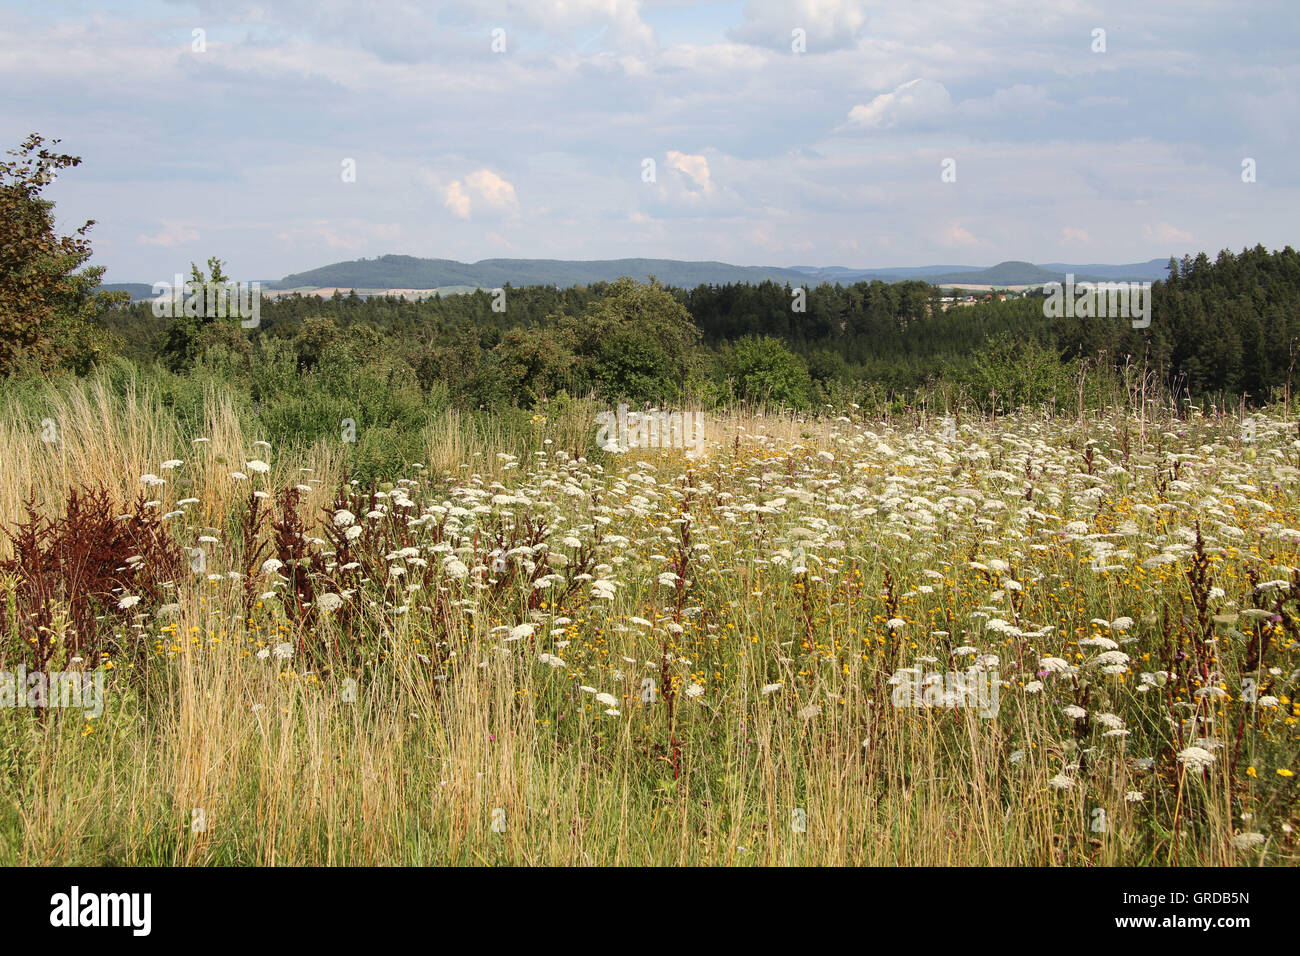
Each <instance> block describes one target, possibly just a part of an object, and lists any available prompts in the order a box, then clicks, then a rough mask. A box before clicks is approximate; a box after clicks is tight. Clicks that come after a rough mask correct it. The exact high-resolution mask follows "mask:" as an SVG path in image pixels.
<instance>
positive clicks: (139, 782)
mask: <svg viewBox="0 0 1300 956" xmlns="http://www.w3.org/2000/svg"><path fill="white" fill-rule="evenodd" d="M601 410H602V409H600V408H598V407H596V406H595V405H594V404H591V403H575V404H574V405H573V406H571V407H569V408H568V409H567V410H566V411H565V412H564V414H563V415H555V416H547V415H545V414H538V415H535V416H533V418H532V419H531V421H530V422H529V423H528V425H527V427H526V428H521V429H514V430H507V429H497V430H495V431H494V430H493V428H492V426H491V424H490V423H485V422H483V421H480V420H476V419H473V418H471V417H470V416H468V415H465V416H463V417H458V416H456V415H453V414H449V415H444V416H439V417H438V419H437V420H435V421H431V422H430V423H429V425H428V426H427V428H426V433H425V447H426V448H427V449H428V454H427V456H426V458H425V460H423V461H421V462H411V463H409V467H408V468H407V469H406V471H405V472H404V473H403V474H401V475H393V476H391V477H392V481H391V482H387V483H383V484H380V485H379V486H377V487H376V488H374V489H373V490H372V489H369V488H364V487H362V486H361V485H360V484H356V485H349V484H346V483H344V470H345V468H346V464H347V460H348V457H347V456H348V454H349V448H348V447H347V445H346V444H344V443H340V442H337V441H330V440H327V439H322V440H321V441H319V442H317V443H316V444H314V445H310V446H303V447H300V448H296V449H292V450H285V451H281V450H280V449H277V448H275V447H268V445H267V444H265V443H259V442H261V438H262V436H261V435H260V434H259V433H258V431H257V424H256V421H255V420H249V419H246V418H245V417H242V416H240V415H237V414H235V413H234V412H233V411H232V409H231V405H230V403H229V401H228V399H227V398H226V397H223V395H222V394H221V393H220V392H219V391H214V392H212V393H211V394H210V395H209V396H208V398H207V400H206V401H205V403H204V405H203V414H202V415H201V416H200V418H198V419H196V420H193V421H190V420H185V419H183V418H180V417H178V416H176V415H174V414H173V413H172V412H171V411H170V410H169V409H168V408H167V407H166V406H165V404H163V403H161V402H159V401H158V400H157V397H156V396H154V395H152V394H151V393H149V392H148V391H147V390H143V389H142V390H140V391H130V392H128V393H127V394H125V395H118V394H114V393H112V392H111V391H110V390H107V389H106V388H105V387H104V386H103V384H102V382H97V381H96V380H95V379H94V378H93V377H92V378H90V379H87V380H85V381H83V382H81V383H78V384H77V385H76V386H75V387H73V388H72V389H71V390H63V391H60V392H55V391H53V390H49V391H46V392H39V391H33V392H29V393H25V394H24V395H22V396H20V397H11V398H10V399H8V407H7V408H6V409H5V414H4V415H3V417H2V418H0V524H3V527H4V528H5V529H6V531H7V536H6V538H5V540H4V541H3V543H2V544H0V554H2V555H3V557H4V559H5V563H4V565H3V567H2V568H0V598H2V599H3V602H4V604H3V608H4V616H3V636H2V644H3V669H4V670H5V671H7V672H14V671H16V670H17V668H18V667H19V665H22V666H24V667H26V668H27V670H28V671H36V670H44V671H51V672H53V671H68V670H73V671H75V670H90V669H93V667H94V666H96V665H101V666H102V667H103V668H104V672H105V674H106V678H105V688H106V695H105V698H104V700H103V711H102V713H101V714H99V715H98V716H94V717H90V718H88V717H87V715H86V714H85V713H84V712H83V711H82V710H78V709H74V708H55V707H50V708H48V709H45V710H34V709H31V708H20V707H6V708H4V709H3V711H2V712H0V862H3V863H5V864H191V865H229V864H246V865H296V864H468V865H501V864H515V865H519V864H529V865H531V864H542V865H545V864H576V865H584V864H619V865H640V864H684V865H695V864H705V865H719V864H720V865H772V864H811V865H820V864H853V865H860V864H884V865H893V864H905V865H906V864H938V865H943V864H959V865H989V864H991V865H1070V866H1079V865H1152V866H1166V865H1194V864H1204V865H1260V864H1264V865H1296V864H1297V863H1298V862H1300V851H1298V850H1297V846H1296V836H1295V832H1294V831H1295V828H1296V827H1297V826H1298V825H1300V808H1298V807H1297V782H1296V779H1295V776H1294V773H1295V772H1296V771H1297V770H1300V737H1298V727H1297V715H1298V714H1300V705H1298V704H1297V703H1296V702H1295V700H1294V697H1295V693H1296V684H1297V679H1298V677H1300V670H1298V668H1300V654H1298V653H1297V652H1298V651H1300V630H1298V629H1297V624H1298V623H1300V612H1298V610H1297V607H1296V600H1297V598H1298V597H1300V594H1298V593H1297V589H1300V571H1298V570H1296V569H1297V568H1300V554H1298V553H1297V552H1298V549H1300V441H1298V440H1297V439H1298V438H1300V430H1298V428H1297V422H1296V420H1295V419H1294V417H1292V410H1290V409H1287V408H1285V407H1282V406H1278V407H1274V408H1269V409H1265V410H1262V411H1259V412H1256V413H1252V414H1250V415H1248V416H1244V415H1242V414H1209V415H1207V414H1204V413H1202V412H1201V411H1198V410H1195V409H1191V410H1189V409H1186V408H1181V409H1175V408H1171V407H1170V406H1169V405H1167V404H1164V405H1161V404H1157V403H1151V402H1146V403H1143V402H1142V401H1134V402H1129V403H1126V405H1125V407H1119V408H1109V409H1105V410H1102V411H1098V412H1083V413H1080V414H1076V415H1065V416H1049V415H1046V414H1042V413H1031V412H1028V411H1026V412H1020V413H1016V414H1013V415H1009V416H1001V417H996V418H990V417H988V416H979V415H974V414H968V413H966V412H965V411H963V410H961V409H952V410H942V409H926V408H918V409H914V410H909V411H907V412H906V413H905V414H901V415H895V416H891V417H887V418H879V417H873V418H867V417H865V416H863V415H862V414H861V413H860V412H859V410H857V409H855V408H851V407H850V408H842V409H829V408H827V409H823V410H822V413H821V414H819V415H811V414H810V415H804V416H800V417H795V416H792V415H789V414H781V413H770V414H761V413H759V412H755V411H752V410H750V411H746V410H735V411H730V412H728V411H719V410H714V411H710V412H708V413H707V417H708V419H709V436H708V437H709V445H708V448H707V451H706V453H705V454H703V455H701V456H700V457H698V458H695V459H690V458H687V457H686V456H685V455H684V454H683V453H682V452H681V451H680V450H674V449H670V448H657V447H656V448H643V449H640V450H636V451H631V452H628V453H626V454H614V453H611V452H607V451H603V450H601V449H598V448H596V447H595V446H594V444H593V437H594V436H595V434H596V427H595V425H594V421H595V415H596V414H597V413H598V412H599V411H601ZM74 487H76V488H79V489H81V491H79V493H78V496H77V498H76V500H75V502H73V503H71V504H70V503H69V500H68V497H69V491H70V490H71V489H73V488H74ZM97 489H99V490H97ZM28 501H30V502H32V511H31V512H30V513H29V511H28V510H27V508H26V503H27V502H28ZM930 675H938V677H937V678H931V677H930ZM936 680H937V683H933V681H936ZM926 681H932V683H930V684H929V685H928V686H926ZM916 685H921V686H919V687H918V686H916Z"/></svg>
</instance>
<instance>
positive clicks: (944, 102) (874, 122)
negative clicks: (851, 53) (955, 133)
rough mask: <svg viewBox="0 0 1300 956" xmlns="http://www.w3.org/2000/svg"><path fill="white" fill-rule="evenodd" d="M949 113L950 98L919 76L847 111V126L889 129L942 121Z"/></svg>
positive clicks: (938, 86) (939, 88)
mask: <svg viewBox="0 0 1300 956" xmlns="http://www.w3.org/2000/svg"><path fill="white" fill-rule="evenodd" d="M951 110H952V97H951V96H949V94H948V90H947V88H946V87H945V86H944V85H943V84H942V83H937V82H935V81H934V80H927V79H925V78H923V77H918V78H917V79H915V80H908V81H907V82H906V83H904V84H903V85H902V86H900V87H898V88H897V89H895V90H893V91H892V92H890V93H881V94H880V95H879V96H877V97H876V98H875V99H873V100H872V101H871V102H870V103H864V104H859V105H857V106H855V107H853V109H851V110H849V126H852V127H859V128H862V129H889V128H891V127H895V126H902V125H918V124H924V123H928V122H931V121H934V120H937V119H941V118H942V117H943V116H945V115H946V114H948V113H949V112H950V111H951Z"/></svg>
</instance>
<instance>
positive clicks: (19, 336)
mask: <svg viewBox="0 0 1300 956" xmlns="http://www.w3.org/2000/svg"><path fill="white" fill-rule="evenodd" d="M58 142H59V141H58V140H57V139H56V140H51V141H50V144H49V145H50V147H53V146H56V145H58ZM8 155H10V156H14V157H16V158H15V159H13V160H7V161H5V162H0V375H8V374H10V373H12V372H15V371H17V370H19V369H27V370H30V371H32V372H36V373H39V374H48V373H49V372H51V371H53V370H54V369H56V368H60V367H62V368H65V369H70V370H72V371H76V372H85V371H87V370H88V369H89V367H90V365H92V364H93V363H94V361H95V360H96V359H97V358H98V357H99V356H100V355H101V354H102V353H104V352H106V351H108V350H110V348H111V337H110V336H109V335H108V334H107V332H106V331H105V329H104V327H103V318H104V315H105V313H106V312H107V311H108V310H109V309H110V308H112V307H113V306H114V305H117V304H119V303H124V302H125V301H126V299H127V298H128V297H127V296H126V294H125V293H120V292H118V293H110V292H104V291H102V290H100V289H99V284H100V280H101V279H102V278H103V275H104V269H103V267H102V266H96V267H93V268H88V269H85V270H83V271H80V272H79V271H78V270H79V269H80V268H81V266H82V265H83V264H84V263H85V262H86V261H87V260H88V259H89V258H90V256H91V248H90V241H89V240H88V239H86V233H87V232H88V231H89V230H90V227H91V226H93V225H94V224H95V223H94V220H90V221H88V222H87V223H86V224H85V225H83V226H82V227H81V228H80V229H78V230H77V231H76V232H75V233H74V234H73V235H71V236H59V235H57V234H56V232H55V228H54V217H53V210H54V203H53V202H52V201H51V200H48V199H42V198H41V190H43V189H44V188H45V187H46V186H48V185H49V184H50V183H51V182H53V181H54V179H55V177H56V176H57V175H58V172H59V171H60V170H63V169H68V168H70V167H73V166H79V165H80V164H81V157H79V156H70V155H68V154H66V153H56V152H53V151H52V149H51V148H49V147H46V146H45V139H44V138H43V137H41V136H39V135H37V134H35V133H33V134H31V135H30V136H28V137H27V139H26V140H24V141H23V143H22V145H21V146H20V147H19V148H18V149H11V150H9V151H8Z"/></svg>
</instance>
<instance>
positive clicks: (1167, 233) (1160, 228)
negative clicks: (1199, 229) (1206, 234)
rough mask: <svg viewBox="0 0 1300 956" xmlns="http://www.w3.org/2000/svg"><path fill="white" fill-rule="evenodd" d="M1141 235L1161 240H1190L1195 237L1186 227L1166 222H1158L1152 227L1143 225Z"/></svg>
mask: <svg viewBox="0 0 1300 956" xmlns="http://www.w3.org/2000/svg"><path fill="white" fill-rule="evenodd" d="M1142 235H1143V236H1145V237H1146V238H1147V239H1158V240H1160V241H1161V242H1191V241H1192V240H1193V238H1195V237H1194V236H1193V235H1192V234H1191V233H1190V232H1188V231H1187V230H1186V229H1179V228H1178V227H1177V226H1172V225H1170V224H1169V223H1167V222H1162V223H1158V224H1157V225H1155V226H1154V227H1153V226H1150V225H1145V226H1143V227H1142Z"/></svg>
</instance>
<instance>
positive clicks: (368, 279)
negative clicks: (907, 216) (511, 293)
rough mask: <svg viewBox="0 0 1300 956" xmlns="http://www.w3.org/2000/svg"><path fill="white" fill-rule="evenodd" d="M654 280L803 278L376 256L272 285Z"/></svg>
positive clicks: (703, 266) (653, 265) (785, 273)
mask: <svg viewBox="0 0 1300 956" xmlns="http://www.w3.org/2000/svg"><path fill="white" fill-rule="evenodd" d="M652 275H653V276H656V277H657V278H658V279H659V281H660V282H662V283H664V285H672V286H679V287H685V288H689V287H693V286H697V285H700V284H703V283H725V282H751V283H758V282H762V281H763V280H765V279H771V280H772V281H773V282H781V283H785V282H791V283H796V284H797V283H800V282H804V281H806V279H807V277H806V276H805V275H804V274H803V273H801V272H798V271H796V270H794V269H780V268H767V267H763V266H733V265H728V264H726V263H725V262H679V261H677V260H675V259H605V260H598V261H582V260H575V261H569V260H564V259H484V260H482V261H481V262H474V263H465V262H456V261H455V260H453V259H417V258H415V257H414V256H380V257H379V258H378V259H358V260H353V261H351V262H336V263H334V264H333V265H328V266H322V267H321V268H319V269H312V270H310V271H309V272H298V273H294V274H293V275H289V276H285V277H284V278H283V279H281V280H280V281H279V282H275V283H272V284H271V288H275V289H302V288H321V287H325V288H336V289H350V288H351V289H435V288H438V287H440V286H455V285H468V286H478V287H480V288H485V289H495V288H499V287H501V286H504V285H505V284H506V283H510V285H512V286H525V285H558V286H574V285H591V284H592V283H593V282H612V281H614V280H615V279H618V278H620V277H622V276H632V277H633V278H634V279H641V280H643V281H644V280H646V279H649V277H650V276H652Z"/></svg>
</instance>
